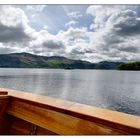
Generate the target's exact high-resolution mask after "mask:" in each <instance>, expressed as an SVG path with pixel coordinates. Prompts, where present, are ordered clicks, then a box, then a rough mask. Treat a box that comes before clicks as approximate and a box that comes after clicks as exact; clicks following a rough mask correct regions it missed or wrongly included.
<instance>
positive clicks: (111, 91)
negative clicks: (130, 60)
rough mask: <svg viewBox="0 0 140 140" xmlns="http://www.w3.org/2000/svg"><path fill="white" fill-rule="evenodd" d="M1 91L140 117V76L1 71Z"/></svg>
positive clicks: (100, 72)
mask: <svg viewBox="0 0 140 140" xmlns="http://www.w3.org/2000/svg"><path fill="white" fill-rule="evenodd" d="M0 87H3V88H11V89H17V90H21V91H27V92H33V93H34V94H41V95H47V96H51V97H55V98H61V99H66V100H69V101H74V102H79V103H83V104H87V105H93V106H97V107H101V108H107V109H111V110H116V111H120V112H125V113H129V114H134V115H140V72H139V71H117V70H62V69H16V68H1V69H0Z"/></svg>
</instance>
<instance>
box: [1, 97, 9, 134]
mask: <svg viewBox="0 0 140 140" xmlns="http://www.w3.org/2000/svg"><path fill="white" fill-rule="evenodd" d="M8 101H9V96H5V95H0V134H4V133H5V131H6V129H7V128H6V127H5V114H4V113H5V109H6V106H7V104H8Z"/></svg>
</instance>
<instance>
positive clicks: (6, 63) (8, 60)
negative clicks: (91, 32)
mask: <svg viewBox="0 0 140 140" xmlns="http://www.w3.org/2000/svg"><path fill="white" fill-rule="evenodd" d="M120 64H121V62H108V61H104V62H100V63H90V62H88V61H82V60H72V59H68V58H65V57H60V56H51V57H47V56H39V55H33V54H29V53H11V54H0V67H6V68H60V69H117V68H118V66H119V65H120Z"/></svg>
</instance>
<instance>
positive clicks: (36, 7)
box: [26, 5, 47, 12]
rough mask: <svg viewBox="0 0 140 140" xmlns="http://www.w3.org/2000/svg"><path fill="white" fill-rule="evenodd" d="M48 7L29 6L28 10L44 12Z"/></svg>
mask: <svg viewBox="0 0 140 140" xmlns="http://www.w3.org/2000/svg"><path fill="white" fill-rule="evenodd" d="M46 6H47V5H27V6H26V9H27V10H29V11H32V12H42V11H43V10H44V9H45V8H46Z"/></svg>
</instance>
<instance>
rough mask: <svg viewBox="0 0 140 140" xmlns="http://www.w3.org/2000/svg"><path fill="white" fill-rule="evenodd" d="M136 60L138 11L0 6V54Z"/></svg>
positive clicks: (139, 43)
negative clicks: (23, 53)
mask: <svg viewBox="0 0 140 140" xmlns="http://www.w3.org/2000/svg"><path fill="white" fill-rule="evenodd" d="M20 52H27V53H32V54H36V55H44V56H63V57H67V58H70V59H76V60H77V59H80V60H86V61H90V62H100V61H138V60H140V6H139V5H0V54H7V53H20Z"/></svg>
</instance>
